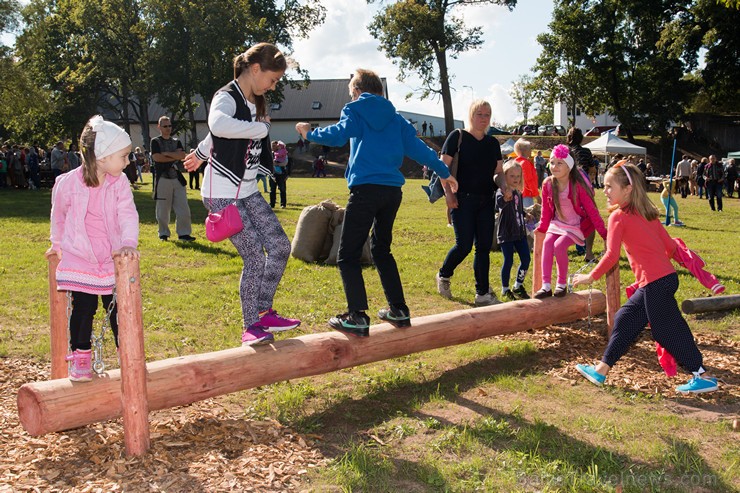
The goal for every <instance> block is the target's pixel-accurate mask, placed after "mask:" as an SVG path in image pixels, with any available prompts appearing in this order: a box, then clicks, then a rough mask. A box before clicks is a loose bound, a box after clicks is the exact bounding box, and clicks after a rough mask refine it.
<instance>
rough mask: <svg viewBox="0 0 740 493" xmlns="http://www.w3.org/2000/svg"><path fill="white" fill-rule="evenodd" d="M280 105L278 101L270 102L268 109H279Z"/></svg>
mask: <svg viewBox="0 0 740 493" xmlns="http://www.w3.org/2000/svg"><path fill="white" fill-rule="evenodd" d="M281 106H282V105H281V104H280V103H272V104H271V105H270V110H271V111H277V110H279V109H280V107H281Z"/></svg>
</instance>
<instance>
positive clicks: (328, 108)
mask: <svg viewBox="0 0 740 493" xmlns="http://www.w3.org/2000/svg"><path fill="white" fill-rule="evenodd" d="M349 80H350V78H349V77H348V78H346V79H320V80H312V81H310V82H308V83H306V82H304V81H293V84H292V85H291V84H286V85H285V87H284V88H283V101H282V102H280V103H272V104H270V105H269V107H268V113H269V115H270V120H271V123H272V127H271V129H270V139H272V140H282V141H283V142H285V143H286V144H290V143H295V142H297V141H298V133H297V132H296V131H295V124H296V123H298V122H309V123H310V124H311V127H312V128H315V127H324V126H327V125H332V124H334V123H336V122H337V121H338V120H339V117H340V115H341V113H342V108H343V107H344V105H345V104H347V103H348V102H349V101H350V96H349V89H348V86H349ZM381 81H382V83H383V90H384V93H385V94H384V96H385V97H386V98H387V97H388V84H387V81H386V79H385V78H382V79H381ZM293 86H295V87H293ZM196 101H198V102H200V104H199V106H198V107H197V108H196V109H195V122H196V131H197V138H198V139H203V138H204V137H205V136H206V134H207V133H208V124H207V115H206V111H205V104H204V103H203V102H201V101H203V99H202V98H201V97H200V96H198V97H196ZM440 110H441V108H440ZM399 113H400V114H401V115H402V116H403V117H404V118H406V119H407V120H408V121H409V122H411V124H412V125H414V126H415V127H416V130H417V132H418V133H419V134H420V135H421V133H422V124H423V123H424V122H426V123H427V133H426V135H427V136H430V134H431V132H430V130H431V129H432V128H433V129H434V134H435V135H437V136H439V135H443V134H444V128H445V127H444V117H438V116H431V115H423V114H420V113H412V112H408V111H399ZM131 115H133V112H131ZM162 115H168V116H169V115H170V112H168V111H166V110H165V109H164V108H162V107H161V106H160V105H159V104H157V102H156V101H155V102H152V103H151V104H150V106H149V118H150V120H151V121H150V123H149V132H150V134H151V136H152V137H156V136H158V135H159V132H158V131H157V120H158V119H159V117H160V116H162ZM104 116H106V118H108V119H111V121H115V122H116V123H118V124H122V122H121V121H120V120H117V119H116V117H115V116H114V115H112V114H111V113H110V112H105V113H104ZM430 125H431V127H430ZM462 126H463V122H462V121H461V120H455V127H456V128H461V127H462ZM130 128H131V139H132V141H133V145H134V147H136V146H141V145H142V136H141V127H140V125H139V122H138V121H131V122H130ZM188 135H189V132H188ZM188 135H185V134H184V133H182V132H181V133H179V134H178V135H177V137H178V138H179V139H180V140H181V141H182V142H183V145H184V146H185V147H186V150H187V147H188V143H187V141H188ZM145 145H146V147H147V148H148V147H149V143H148V142H147V143H145Z"/></svg>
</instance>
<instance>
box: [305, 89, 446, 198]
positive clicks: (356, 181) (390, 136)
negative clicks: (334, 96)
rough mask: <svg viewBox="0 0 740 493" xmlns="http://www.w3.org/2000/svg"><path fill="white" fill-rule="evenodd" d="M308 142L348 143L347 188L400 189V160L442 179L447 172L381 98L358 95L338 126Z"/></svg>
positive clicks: (315, 133)
mask: <svg viewBox="0 0 740 493" xmlns="http://www.w3.org/2000/svg"><path fill="white" fill-rule="evenodd" d="M308 140H310V141H312V142H316V143H318V144H322V145H327V146H331V147H341V146H343V145H344V144H346V143H347V141H348V140H349V148H350V151H349V162H348V163H347V169H346V171H345V172H344V177H345V178H346V179H347V186H348V187H349V188H352V187H354V186H357V185H367V184H373V185H387V186H391V187H401V186H403V184H404V183H405V182H406V180H405V179H404V177H403V174H402V173H401V169H400V168H401V164H402V163H403V158H404V156H408V157H409V158H411V159H413V160H414V161H416V162H418V163H419V164H422V165H426V166H428V167H429V168H431V169H432V170H434V171H435V172H436V173H437V174H438V175H439V176H441V177H442V178H448V177H449V176H450V171H449V170H448V169H447V166H446V165H445V164H444V163H443V162H442V161H441V160H440V159H439V158H438V157H437V153H435V152H434V151H433V150H432V149H430V148H429V147H428V146H427V145H426V144H425V143H424V142H423V141H422V140H421V139H419V138H418V137H417V136H416V129H415V128H414V126H413V125H411V124H410V123H409V122H408V121H406V119H405V118H403V117H402V116H401V115H399V114H398V113H397V112H396V108H394V107H393V104H392V103H391V102H390V101H388V100H387V99H385V98H384V97H382V96H378V95H375V94H369V93H362V94H361V95H360V97H359V98H358V99H357V100H356V101H352V102H351V103H347V104H346V105H345V106H344V108H343V109H342V115H341V116H340V118H339V122H337V123H336V124H334V125H330V126H328V127H324V128H317V129H314V130H311V131H310V132H309V133H308Z"/></svg>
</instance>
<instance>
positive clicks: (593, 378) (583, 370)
mask: <svg viewBox="0 0 740 493" xmlns="http://www.w3.org/2000/svg"><path fill="white" fill-rule="evenodd" d="M576 370H578V372H579V373H580V374H581V375H583V376H584V377H586V380H588V381H589V382H591V383H592V384H594V385H598V386H599V387H601V386H602V385H604V380H606V377H605V376H604V375H602V374H601V373H599V372H597V371H596V367H595V366H593V365H581V364H578V365H576Z"/></svg>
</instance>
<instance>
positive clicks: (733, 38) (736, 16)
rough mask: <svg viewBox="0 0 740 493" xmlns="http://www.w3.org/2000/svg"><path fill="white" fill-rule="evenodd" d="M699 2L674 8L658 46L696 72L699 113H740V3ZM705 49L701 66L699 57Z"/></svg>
mask: <svg viewBox="0 0 740 493" xmlns="http://www.w3.org/2000/svg"><path fill="white" fill-rule="evenodd" d="M725 3H726V4H727V5H723V4H722V3H718V2H716V1H713V0H698V1H696V2H690V3H687V4H685V5H684V6H683V7H681V8H679V7H677V12H676V15H674V17H673V20H672V21H671V22H670V23H669V24H668V25H667V26H666V27H665V28H664V29H663V31H662V33H661V38H660V40H659V45H660V46H661V48H663V49H665V50H667V51H668V52H670V53H671V55H672V56H674V57H680V58H681V59H682V60H683V61H684V63H685V64H686V66H687V67H688V68H689V69H691V70H694V69H696V73H695V74H694V75H692V78H693V79H694V81H695V84H694V85H693V87H695V88H696V90H695V91H694V94H695V97H694V101H693V106H694V107H695V108H697V109H701V110H704V111H706V110H713V111H717V112H726V113H735V112H740V77H738V74H740V30H739V29H738V25H740V2H734V4H735V5H734V6H733V5H731V4H732V3H733V2H729V1H728V2H725ZM702 49H703V50H704V52H703V54H704V66H703V67H701V68H698V66H699V55H700V53H701V50H702Z"/></svg>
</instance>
